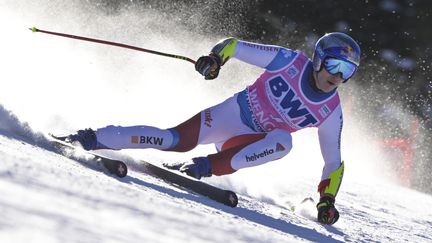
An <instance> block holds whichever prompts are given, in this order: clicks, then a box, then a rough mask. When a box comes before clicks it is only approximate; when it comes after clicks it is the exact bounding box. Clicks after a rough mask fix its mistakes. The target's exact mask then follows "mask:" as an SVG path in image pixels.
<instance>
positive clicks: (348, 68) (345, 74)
mask: <svg viewBox="0 0 432 243" xmlns="http://www.w3.org/2000/svg"><path fill="white" fill-rule="evenodd" d="M324 68H325V70H326V71H327V72H329V73H330V74H332V75H336V74H338V73H340V74H342V78H343V79H344V80H348V79H349V78H351V77H352V76H353V75H354V73H355V72H356V70H357V66H356V65H355V64H353V63H351V62H347V61H344V60H340V59H336V58H331V57H329V58H326V59H325V60H324Z"/></svg>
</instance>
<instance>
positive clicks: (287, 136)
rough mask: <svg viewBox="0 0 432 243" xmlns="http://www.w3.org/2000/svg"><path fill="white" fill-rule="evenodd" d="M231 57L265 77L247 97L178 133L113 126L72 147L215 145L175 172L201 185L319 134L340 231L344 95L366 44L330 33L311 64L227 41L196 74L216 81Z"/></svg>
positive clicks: (324, 200) (332, 214)
mask: <svg viewBox="0 0 432 243" xmlns="http://www.w3.org/2000/svg"><path fill="white" fill-rule="evenodd" d="M230 58H236V59H238V60H241V61H244V62H246V63H249V64H252V65H255V66H258V67H261V68H263V69H264V70H265V71H264V73H263V74H262V75H261V76H260V77H259V78H258V79H257V80H256V81H255V82H254V83H253V84H252V85H251V86H248V87H246V89H244V90H243V91H241V92H239V93H236V94H234V96H232V97H230V98H228V99H227V100H225V101H224V102H222V103H220V104H217V105H215V106H213V107H210V108H208V109H205V110H203V111H201V112H199V113H198V114H196V115H195V116H193V117H192V118H190V119H189V120H187V121H185V122H183V123H181V124H179V125H178V126H175V127H173V128H169V129H159V128H156V127H151V126H132V127H121V126H107V127H104V128H99V129H97V130H96V131H94V130H92V129H85V130H79V131H78V132H77V133H76V134H72V135H69V136H68V141H69V142H72V143H79V144H80V145H81V146H82V147H83V148H84V149H86V150H96V149H115V150H118V149H125V148H154V149H159V150H164V151H177V152H186V151H189V150H191V149H193V148H194V147H196V146H197V145H198V144H210V143H213V144H215V145H216V148H217V152H216V153H214V154H209V155H207V156H204V157H197V158H193V159H192V160H191V161H189V162H186V163H180V164H177V165H173V166H172V168H176V169H178V170H179V171H181V172H184V173H186V174H187V175H189V176H192V177H195V178H197V179H200V178H201V177H208V176H211V175H217V176H220V175H226V174H231V173H234V172H235V171H237V170H239V169H242V168H246V167H251V166H257V165H261V164H264V163H267V162H269V161H274V160H277V159H280V158H282V157H284V156H285V155H287V154H288V153H289V152H290V150H291V148H292V141H291V133H293V132H295V131H298V130H300V129H303V128H306V127H317V128H318V135H319V142H320V147H321V152H322V156H323V159H324V161H325V165H324V168H323V172H322V177H321V182H320V183H319V185H318V192H319V193H320V201H319V203H318V204H317V210H318V216H317V218H318V221H319V222H321V223H324V224H334V223H335V222H336V221H337V220H338V218H339V212H338V210H337V209H336V208H335V205H334V203H335V197H336V195H337V193H338V190H339V187H340V185H341V182H342V177H343V172H344V162H343V161H342V160H341V152H340V142H341V131H342V123H343V122H342V109H341V105H340V100H339V95H338V92H337V88H338V87H339V86H340V85H341V84H342V83H346V82H347V81H348V79H350V78H351V77H352V76H353V75H354V73H355V72H356V70H357V68H358V66H359V61H360V47H359V45H358V44H357V43H356V42H355V41H354V40H353V39H352V38H351V37H350V36H348V35H346V34H344V33H339V32H333V33H329V34H326V35H324V36H323V37H321V38H320V39H319V40H318V41H317V42H316V44H315V51H314V53H313V57H312V60H310V59H309V58H308V57H307V56H306V55H305V53H304V52H302V51H295V50H290V49H287V48H283V47H280V46H274V45H263V44H256V43H251V42H246V41H242V40H238V39H236V38H227V39H224V40H222V41H220V42H219V43H217V44H216V45H215V46H214V47H213V48H212V50H211V52H210V54H209V55H206V56H202V57H200V58H199V59H198V60H197V62H196V64H195V69H196V70H197V71H198V72H199V73H200V74H202V75H203V76H204V77H205V79H215V78H216V77H217V76H218V74H219V70H220V68H221V66H223V65H224V64H225V63H226V62H227V61H228V60H229V59H230Z"/></svg>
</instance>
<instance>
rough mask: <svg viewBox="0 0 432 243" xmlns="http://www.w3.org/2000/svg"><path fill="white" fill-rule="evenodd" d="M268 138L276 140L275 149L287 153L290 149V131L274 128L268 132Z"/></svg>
mask: <svg viewBox="0 0 432 243" xmlns="http://www.w3.org/2000/svg"><path fill="white" fill-rule="evenodd" d="M268 136H269V138H270V139H272V140H273V141H274V142H276V151H280V152H281V153H282V154H284V156H285V155H287V154H288V153H289V152H290V151H291V149H292V136H291V133H290V132H288V131H286V130H283V129H275V130H273V131H271V132H270V133H269V134H268Z"/></svg>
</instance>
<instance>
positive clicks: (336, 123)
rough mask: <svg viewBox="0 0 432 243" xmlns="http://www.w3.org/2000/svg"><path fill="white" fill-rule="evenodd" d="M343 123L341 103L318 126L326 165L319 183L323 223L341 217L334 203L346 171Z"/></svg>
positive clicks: (319, 206) (319, 211)
mask: <svg viewBox="0 0 432 243" xmlns="http://www.w3.org/2000/svg"><path fill="white" fill-rule="evenodd" d="M342 124H343V121H342V109H341V107H340V105H339V106H338V107H336V110H334V111H333V113H332V114H330V117H328V118H327V119H326V120H325V121H324V123H323V124H321V126H319V128H318V136H319V141H320V146H321V153H322V155H323V158H324V162H325V165H324V169H323V173H322V176H321V182H320V184H319V185H318V191H319V193H320V201H319V203H318V204H317V210H318V216H317V219H318V221H319V222H321V223H323V224H334V223H336V221H338V219H339V212H338V210H337V209H336V207H335V205H334V203H335V198H336V195H337V193H338V191H339V187H340V185H341V183H342V177H343V172H344V163H343V161H341V154H340V138H341V132H342Z"/></svg>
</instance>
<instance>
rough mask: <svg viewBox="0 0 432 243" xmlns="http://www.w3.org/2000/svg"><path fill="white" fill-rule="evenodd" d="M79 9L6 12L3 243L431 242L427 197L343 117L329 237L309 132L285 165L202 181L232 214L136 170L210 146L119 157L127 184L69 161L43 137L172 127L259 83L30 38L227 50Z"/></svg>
mask: <svg viewBox="0 0 432 243" xmlns="http://www.w3.org/2000/svg"><path fill="white" fill-rule="evenodd" d="M78 5H79V4H75V3H62V4H60V3H58V2H55V1H40V2H38V3H31V2H28V3H26V5H24V4H20V3H19V2H16V1H2V3H0V25H1V27H2V31H3V32H4V33H8V35H6V36H5V37H4V40H3V41H4V42H3V44H2V45H1V46H0V48H1V49H0V53H2V58H1V59H0V67H1V70H2V72H0V82H1V87H2V88H1V89H0V165H1V166H0V242H13V243H15V242H308V241H312V242H368V241H374V242H431V241H432V235H431V233H430V232H432V211H430V210H429V209H430V208H431V207H432V197H431V196H430V195H427V194H423V193H420V192H416V191H413V190H411V189H408V188H404V187H401V186H399V185H398V183H397V178H396V176H395V173H392V171H391V169H390V166H389V163H391V161H388V159H387V158H386V157H385V156H384V155H383V153H382V152H381V151H379V149H378V148H377V147H376V146H374V143H372V142H370V140H369V137H368V134H367V133H365V131H364V130H362V129H359V128H358V126H357V125H358V124H356V121H353V120H352V119H350V117H349V115H348V116H346V122H345V127H344V132H343V140H342V149H343V158H344V159H345V166H346V172H345V176H344V181H343V184H342V187H341V189H340V192H339V194H338V197H337V202H336V206H337V208H338V209H339V211H340V213H341V218H340V220H339V221H338V222H337V223H336V224H335V225H333V226H325V225H321V224H319V223H317V222H316V219H315V217H316V209H315V203H313V202H310V201H307V202H305V203H303V204H301V203H300V202H301V201H302V200H303V199H304V198H306V197H312V198H313V199H314V200H315V201H316V200H317V199H318V195H317V193H316V186H317V185H318V183H319V180H320V176H321V169H322V163H323V162H322V158H321V155H320V152H319V145H318V141H317V137H316V131H315V130H313V129H311V130H305V131H301V132H298V133H295V134H294V136H293V142H294V147H293V149H292V151H291V153H290V154H289V155H288V156H286V157H285V158H283V159H282V160H279V161H275V162H272V163H268V164H265V165H262V166H259V167H255V168H250V169H245V170H242V171H239V172H236V173H234V174H233V175H229V176H224V177H212V178H209V179H206V182H208V183H211V184H214V185H217V186H220V187H223V188H226V189H230V190H234V191H236V192H237V193H238V195H239V205H238V207H236V208H229V207H227V206H224V205H222V204H219V203H216V202H214V201H212V200H210V199H207V198H205V197H203V196H199V195H196V194H193V193H190V192H189V191H187V190H184V189H182V188H179V187H176V186H174V185H170V184H167V183H165V182H163V181H161V180H159V179H157V178H154V177H152V176H149V175H147V174H146V173H144V172H143V168H142V166H140V163H139V160H141V159H144V160H149V161H152V162H155V163H161V162H170V161H173V160H176V161H179V160H180V161H181V160H185V159H190V158H191V157H193V156H197V155H202V154H206V153H208V152H213V151H214V148H213V147H212V146H202V147H199V148H197V149H196V150H194V151H192V152H189V153H163V152H159V151H155V150H124V151H121V152H112V153H111V154H113V155H114V156H118V157H119V158H123V159H125V160H126V162H127V164H128V166H129V169H130V171H129V175H128V176H127V177H125V178H123V179H117V178H115V177H113V176H110V175H108V174H106V173H104V172H103V169H102V168H101V167H100V166H98V165H97V164H96V163H95V162H93V161H91V160H89V158H87V157H86V156H83V155H79V154H78V155H70V157H65V156H63V155H62V154H61V151H59V150H58V149H56V148H54V147H53V146H52V145H50V144H49V142H48V141H47V140H46V139H45V138H44V135H43V134H46V133H49V132H52V133H55V134H64V133H70V132H73V131H75V130H77V129H81V128H86V127H93V128H97V127H100V126H105V125H109V124H119V125H120V124H121V125H137V124H148V125H157V126H160V127H169V126H173V125H176V124H177V123H179V122H182V121H184V120H185V119H187V118H189V117H190V116H192V115H194V114H196V112H198V111H199V110H201V109H204V108H206V107H208V106H210V105H213V104H215V103H217V102H220V101H222V100H224V99H225V98H227V97H229V96H230V95H232V94H233V93H234V92H236V91H238V90H241V89H242V88H243V87H244V85H247V84H248V83H250V82H251V81H252V80H253V79H254V78H255V77H256V75H257V74H259V70H257V69H255V68H252V67H250V66H248V65H246V64H241V63H239V62H236V61H235V60H232V61H230V62H231V63H229V65H226V66H225V67H224V69H223V70H222V71H221V74H220V76H219V78H218V79H217V80H215V81H203V79H202V78H201V77H200V76H199V75H197V74H196V73H195V72H194V69H193V66H191V65H190V64H189V63H186V62H184V61H179V60H174V59H167V58H165V57H158V56H153V55H150V54H145V53H138V52H133V51H130V50H125V49H119V48H114V47H107V46H103V45H97V44H89V43H83V42H79V41H76V40H67V39H64V38H60V37H51V36H47V35H43V34H40V33H32V32H31V31H29V30H28V29H27V28H28V27H32V25H33V24H35V25H36V27H39V28H41V29H43V28H47V29H52V30H53V31H63V32H67V33H71V34H82V35H87V36H91V37H98V38H107V39H109V40H114V41H125V42H126V43H128V44H136V45H139V46H142V47H144V48H146V47H147V48H154V49H156V50H161V51H169V52H172V53H178V54H180V55H185V56H190V57H195V58H196V57H197V56H199V55H201V54H203V53H204V52H205V51H206V50H208V48H209V47H211V46H212V45H213V44H214V43H215V42H216V41H217V40H218V39H220V38H222V37H220V36H196V33H191V32H189V31H190V30H187V28H182V27H181V26H176V27H175V28H173V27H171V29H170V30H171V31H170V32H166V31H165V30H164V31H162V30H158V29H157V28H152V27H150V26H149V24H148V23H155V22H160V23H166V21H168V20H166V19H164V18H162V17H158V14H157V12H156V13H155V12H154V11H153V12H152V13H153V14H150V15H145V17H143V16H142V15H139V13H137V12H134V11H133V10H130V11H129V12H128V11H126V12H122V13H120V14H119V15H116V16H114V17H110V16H107V15H104V14H100V13H98V12H96V13H94V12H89V11H90V10H86V9H85V8H79V7H77V6H78ZM53 13H56V14H53ZM54 15H55V16H54ZM95 16H97V18H96V17H95ZM71 20H75V21H71ZM78 20H79V21H78ZM85 20H87V21H88V22H85ZM90 20H92V21H90ZM82 21H84V22H82ZM5 23H7V25H6V24H5ZM124 26H128V31H124V29H123V27H124ZM164 26H169V24H165V25H164ZM143 32H145V33H146V34H145V35H143V34H142V33H143ZM178 36H181V37H182V38H181V40H179V38H178ZM197 38H198V39H199V40H200V41H199V43H196V40H197ZM190 43H193V45H191V44H190ZM239 74H243V75H239ZM240 76H241V77H240ZM358 138H362V139H358ZM291 208H295V210H294V211H292V210H290V209H291Z"/></svg>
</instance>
